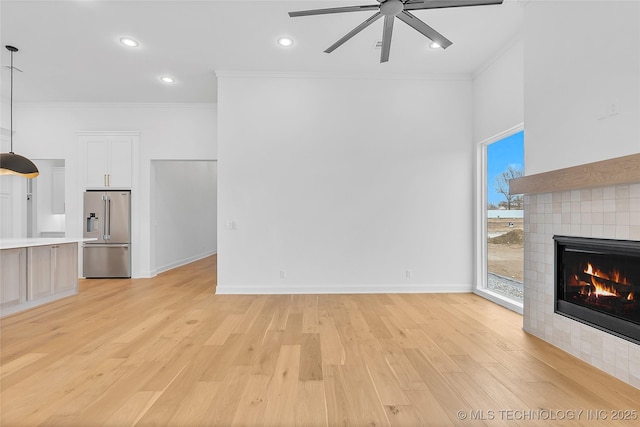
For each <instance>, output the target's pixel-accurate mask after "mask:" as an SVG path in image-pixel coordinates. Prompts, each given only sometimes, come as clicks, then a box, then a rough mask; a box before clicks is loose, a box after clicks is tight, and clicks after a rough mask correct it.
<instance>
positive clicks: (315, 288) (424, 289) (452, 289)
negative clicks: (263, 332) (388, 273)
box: [216, 283, 473, 295]
mask: <svg viewBox="0 0 640 427" xmlns="http://www.w3.org/2000/svg"><path fill="white" fill-rule="evenodd" d="M472 291H473V286H472V285H471V284H449V285H442V284H411V285H407V284H403V285H394V284H384V285H287V286H285V285H277V286H274V285H226V286H225V285H224V284H220V283H218V285H217V286H216V294H219V295H269V294H433V293H467V292H472Z"/></svg>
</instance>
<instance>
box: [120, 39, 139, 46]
mask: <svg viewBox="0 0 640 427" xmlns="http://www.w3.org/2000/svg"><path fill="white" fill-rule="evenodd" d="M120 43H122V44H123V45H125V46H127V47H138V45H139V43H138V42H137V41H135V40H134V39H132V38H129V37H122V38H121V39H120Z"/></svg>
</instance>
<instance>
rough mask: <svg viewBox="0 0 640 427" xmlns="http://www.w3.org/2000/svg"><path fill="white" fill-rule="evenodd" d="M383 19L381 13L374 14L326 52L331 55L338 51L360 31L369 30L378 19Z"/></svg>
mask: <svg viewBox="0 0 640 427" xmlns="http://www.w3.org/2000/svg"><path fill="white" fill-rule="evenodd" d="M381 17H382V14H381V13H380V12H376V13H375V14H373V15H372V16H371V17H370V18H368V19H367V20H366V21H364V22H363V23H362V24H360V25H358V26H357V27H355V28H354V29H353V30H351V31H349V32H348V33H347V34H346V35H345V36H344V37H342V38H341V39H340V40H338V41H337V42H335V43H334V44H332V45H331V46H329V47H328V48H327V49H326V50H325V52H326V53H331V52H333V51H334V50H336V49H337V48H339V47H340V46H342V45H343V44H344V43H345V42H346V41H347V40H349V39H350V38H351V37H353V36H355V35H356V34H358V33H359V32H360V31H362V30H364V29H365V28H367V27H368V26H369V25H371V24H373V23H374V22H376V21H377V20H378V19H380V18H381Z"/></svg>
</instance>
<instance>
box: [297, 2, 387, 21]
mask: <svg viewBox="0 0 640 427" xmlns="http://www.w3.org/2000/svg"><path fill="white" fill-rule="evenodd" d="M376 9H380V5H379V4H369V5H363V6H346V7H332V8H329V9H313V10H301V11H298V12H289V16H290V17H291V18H295V17H297V16H311V15H327V14H330V13H343V12H359V11H361V10H376Z"/></svg>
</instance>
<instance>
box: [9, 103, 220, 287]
mask: <svg viewBox="0 0 640 427" xmlns="http://www.w3.org/2000/svg"><path fill="white" fill-rule="evenodd" d="M216 119H217V116H216V107H215V105H211V104H69V103H51V104H17V105H15V106H14V129H15V131H16V133H15V135H14V145H16V151H17V148H18V147H19V148H20V151H19V152H20V154H22V155H24V156H26V157H29V158H45V159H46V158H51V159H64V160H65V166H66V190H67V191H66V201H67V203H66V207H67V213H66V230H65V231H66V235H67V236H73V237H76V236H81V235H82V229H81V212H82V192H83V186H82V180H81V177H80V173H79V171H80V162H81V161H82V160H81V159H80V158H79V146H78V136H77V133H78V132H80V131H137V132H139V133H140V144H139V153H138V162H137V163H136V164H134V168H137V171H136V172H137V174H136V173H134V176H136V175H137V176H138V177H139V179H138V181H137V182H134V191H136V192H137V196H135V195H134V197H138V202H139V204H138V206H139V214H138V215H137V218H133V227H136V228H137V233H136V230H133V232H132V235H133V241H132V251H133V253H132V258H133V260H134V264H133V276H134V277H148V276H151V275H152V274H153V271H155V266H154V265H151V252H152V249H153V248H152V243H151V240H152V238H151V220H150V217H151V207H150V205H151V201H150V192H151V170H150V169H151V159H158V160H161V159H178V160H179V159H187V160H191V159H202V160H205V159H206V160H213V159H216V156H217V145H216V127H217V120H216ZM36 179H37V178H36Z"/></svg>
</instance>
